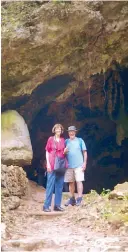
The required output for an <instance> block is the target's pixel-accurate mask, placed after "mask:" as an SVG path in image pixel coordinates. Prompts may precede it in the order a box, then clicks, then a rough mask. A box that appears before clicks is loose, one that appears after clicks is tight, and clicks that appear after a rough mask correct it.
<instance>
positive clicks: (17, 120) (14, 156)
mask: <svg viewBox="0 0 128 252" xmlns="http://www.w3.org/2000/svg"><path fill="white" fill-rule="evenodd" d="M32 155H33V152H32V146H31V141H30V137H29V132H28V128H27V125H26V123H25V121H24V119H23V118H22V116H20V115H19V114H18V112H16V111H11V110H10V111H7V112H5V113H3V114H2V142H1V160H2V163H3V164H7V165H12V164H14V165H19V166H20V165H27V164H30V163H31V160H32Z"/></svg>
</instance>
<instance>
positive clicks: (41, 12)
mask: <svg viewBox="0 0 128 252" xmlns="http://www.w3.org/2000/svg"><path fill="white" fill-rule="evenodd" d="M78 20H79V22H78ZM127 29H128V3H127V2H125V1H120V2H119V1H115V2H114V1H113V2H106V1H99V2H96V1H93V2H87V1H79V2H78V1H77V2H75V1H66V2H65V1H47V2H44V1H40V2H38V1H36V2H29V3H28V2H16V1H15V2H3V3H2V45H3V46H2V111H6V110H8V109H13V110H16V111H18V112H19V114H20V115H22V116H23V118H24V119H25V122H26V123H27V125H28V128H29V131H30V137H31V141H32V147H33V161H32V167H31V166H30V167H27V168H28V170H29V171H30V173H31V171H32V168H33V171H34V170H35V168H37V167H38V164H39V163H40V159H42V160H44V159H45V144H46V141H47V138H48V137H49V135H51V128H52V127H53V125H54V124H55V123H57V122H60V123H62V124H63V125H64V127H65V128H67V127H68V126H69V125H72V124H75V125H76V126H77V128H79V129H80V131H79V136H80V137H82V138H83V139H84V140H85V142H86V145H87V148H88V167H87V171H86V182H85V185H84V188H85V191H86V189H87V190H90V189H97V190H98V191H101V190H102V189H103V188H106V189H108V188H113V187H114V186H115V184H117V183H122V182H123V181H126V179H127V178H128V169H127V162H128V85H127V79H128V60H127V59H128V58H127V55H128V46H127ZM15 135H16V134H15ZM64 136H65V137H67V134H66V133H65V135H64ZM14 139H15V138H14ZM18 141H19V140H18ZM13 143H14V141H13ZM16 146H17V145H16ZM20 146H21V145H20ZM6 147H7V148H8V145H7V146H6ZM16 148H17V147H16ZM7 150H8V149H5V150H4V152H3V153H4V155H3V154H2V160H3V162H4V163H7V164H12V163H13V164H18V165H27V164H28V163H30V161H28V160H30V156H31V154H30V156H29V158H28V156H27V157H26V156H25V155H26V154H25V153H27V152H26V147H25V146H24V150H23V151H22V152H21V151H20V150H21V149H20V148H19V147H18V150H19V152H15V149H14V148H13V149H11V152H7ZM30 152H31V151H30ZM30 152H29V153H30ZM9 153H11V157H9V158H8V159H10V160H6V159H7V156H9V155H8V154H9ZM15 153H18V155H19V156H18V157H16V156H15V158H14V155H15ZM23 153H24V155H22V154H23ZM23 159H24V160H23ZM15 160H18V163H16V161H15ZM7 161H9V162H7ZM27 168H26V170H27Z"/></svg>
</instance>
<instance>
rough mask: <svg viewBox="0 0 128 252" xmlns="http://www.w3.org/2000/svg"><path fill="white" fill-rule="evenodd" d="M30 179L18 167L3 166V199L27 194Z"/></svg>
mask: <svg viewBox="0 0 128 252" xmlns="http://www.w3.org/2000/svg"><path fill="white" fill-rule="evenodd" d="M27 186H28V179H27V177H26V172H25V171H24V170H23V168H22V167H18V166H13V165H11V166H6V165H2V166H1V187H2V188H1V193H2V197H9V196H18V197H20V196H23V195H25V193H26V189H27Z"/></svg>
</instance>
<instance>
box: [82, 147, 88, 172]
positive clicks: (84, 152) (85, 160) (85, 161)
mask: <svg viewBox="0 0 128 252" xmlns="http://www.w3.org/2000/svg"><path fill="white" fill-rule="evenodd" d="M83 157H84V162H83V165H82V168H83V171H85V170H86V167H87V151H86V150H84V151H83Z"/></svg>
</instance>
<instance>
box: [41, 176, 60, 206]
mask: <svg viewBox="0 0 128 252" xmlns="http://www.w3.org/2000/svg"><path fill="white" fill-rule="evenodd" d="M63 184H64V176H57V175H56V174H55V172H54V171H52V172H48V173H47V186H46V198H45V202H44V208H49V207H50V206H51V202H52V195H53V192H54V188H55V206H60V205H61V199H62V191H63Z"/></svg>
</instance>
